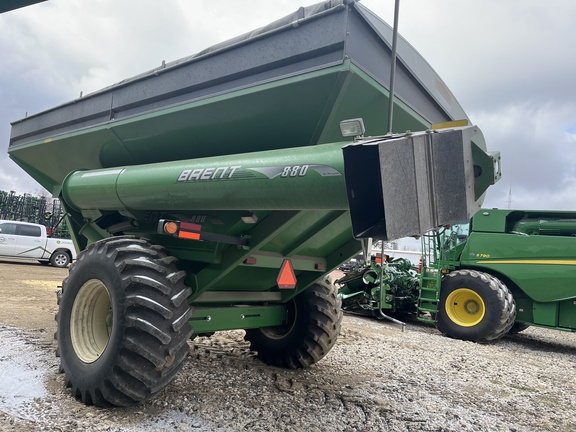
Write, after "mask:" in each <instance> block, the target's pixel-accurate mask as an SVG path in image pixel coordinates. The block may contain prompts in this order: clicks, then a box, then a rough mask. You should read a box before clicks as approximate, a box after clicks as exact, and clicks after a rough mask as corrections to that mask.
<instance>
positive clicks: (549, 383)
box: [0, 260, 576, 432]
mask: <svg viewBox="0 0 576 432" xmlns="http://www.w3.org/2000/svg"><path fill="white" fill-rule="evenodd" d="M67 274H68V270H67V269H57V268H53V267H46V266H42V265H40V264H36V263H20V262H16V261H7V260H5V261H0V281H1V286H0V291H1V294H2V298H3V301H2V302H0V338H1V339H2V349H0V376H2V377H4V378H3V381H2V386H0V431H25V432H27V431H37V430H62V431H64V430H89V431H141V430H154V431H175V430H176V431H242V430H250V431H270V430H279V431H300V430H302V431H307V432H311V431H386V430H391V431H555V432H563V431H574V430H575V424H576V383H575V381H574V380H573V379H572V375H573V373H574V370H575V368H576V360H575V359H576V357H574V356H575V353H576V350H575V348H576V335H574V334H570V333H562V332H556V331H547V330H543V329H536V328H531V329H528V330H526V331H525V332H523V333H521V334H519V335H515V336H511V337H506V338H504V339H503V340H501V341H499V342H498V343H495V344H486V345H484V344H475V343H471V342H464V341H459V340H453V339H449V338H446V337H443V336H442V335H440V333H439V332H438V331H437V330H436V329H434V327H431V326H427V325H423V324H419V323H414V322H411V323H408V325H407V327H406V330H405V331H404V332H402V331H401V327H400V326H398V325H395V324H392V323H389V322H383V321H376V320H374V319H368V318H360V317H356V316H349V315H348V316H345V318H344V323H343V328H342V333H341V335H340V338H339V339H338V342H337V344H336V346H335V347H334V348H333V349H332V351H331V352H330V353H329V354H328V356H326V357H325V358H324V359H323V360H322V361H320V362H319V363H318V364H316V365H314V366H312V367H311V368H309V369H304V370H284V369H279V368H274V367H270V366H267V365H265V364H263V363H261V362H260V361H259V360H257V359H256V357H255V353H253V352H251V351H250V349H249V346H248V343H247V342H245V341H244V340H243V331H239V330H238V331H230V332H221V333H217V334H215V335H214V336H212V337H210V338H197V339H195V340H194V341H193V342H190V356H189V358H188V359H187V361H186V362H185V365H184V368H183V370H182V372H180V374H179V375H178V376H177V377H176V379H175V380H174V382H173V383H172V384H171V385H169V386H168V388H166V389H165V390H164V391H162V392H161V393H160V394H159V395H158V396H157V397H156V398H155V399H153V400H151V401H149V402H146V403H144V404H141V405H139V406H137V407H133V408H119V409H100V408H96V407H87V406H84V405H82V404H81V403H79V402H78V401H76V400H75V399H74V397H73V396H72V395H71V394H70V391H69V389H67V388H66V387H65V384H64V377H63V375H62V374H60V373H58V360H57V358H56V357H55V356H54V348H55V345H54V339H53V334H54V331H55V329H56V324H55V321H54V314H55V313H56V310H57V306H56V294H55V291H56V289H57V288H58V286H59V285H61V282H62V279H63V278H64V277H66V276H67Z"/></svg>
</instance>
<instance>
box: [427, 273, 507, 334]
mask: <svg viewBox="0 0 576 432" xmlns="http://www.w3.org/2000/svg"><path fill="white" fill-rule="evenodd" d="M472 274H477V275H478V277H473V276H472ZM482 276H484V278H483V277H482ZM486 278H487V280H488V281H486V280H483V279H486ZM490 281H495V282H496V283H497V284H498V283H499V281H498V280H497V279H495V278H493V277H491V276H490V275H487V274H482V273H481V272H472V271H459V272H454V273H453V274H451V275H449V276H447V277H445V278H444V279H443V280H442V289H441V291H440V302H439V304H438V321H437V323H436V326H437V328H438V329H439V330H440V331H441V332H442V333H444V334H445V335H447V336H450V337H453V338H456V339H462V340H470V341H476V342H487V341H490V340H493V339H496V338H498V337H501V336H502V335H503V329H502V325H503V324H502V323H503V321H506V320H508V317H507V316H506V315H507V314H508V311H507V307H506V304H505V298H503V297H504V295H503V294H502V293H501V292H500V287H496V289H493V288H494V287H491V286H490ZM500 285H501V283H500ZM460 288H468V289H470V290H472V291H474V292H475V293H476V294H477V295H479V296H480V297H481V298H482V301H483V302H484V307H485V314H484V317H483V318H482V320H481V321H480V322H479V323H478V324H476V325H473V326H470V327H464V326H461V325H459V324H457V323H455V322H453V321H452V320H451V319H450V317H449V316H448V314H447V312H446V299H447V298H448V296H449V295H450V294H451V293H452V292H454V291H455V290H457V289H460ZM504 288H505V289H506V294H507V293H508V290H507V288H506V287H505V286H504ZM514 311H515V309H514ZM506 331H507V329H506Z"/></svg>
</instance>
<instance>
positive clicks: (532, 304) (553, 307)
mask: <svg viewBox="0 0 576 432" xmlns="http://www.w3.org/2000/svg"><path fill="white" fill-rule="evenodd" d="M575 235H576V213H575V212H569V211H552V210H498V209H484V210H480V211H479V212H478V213H476V214H475V215H474V216H473V217H472V218H471V220H470V222H469V223H465V224H456V225H454V226H451V227H448V228H446V229H443V230H440V231H431V232H429V233H428V234H426V235H425V236H424V238H423V239H424V241H423V244H424V248H423V252H425V253H424V254H423V265H422V272H421V277H420V284H421V293H420V300H419V309H420V311H421V312H428V313H429V314H431V315H430V318H428V319H427V320H429V321H432V322H435V323H436V326H437V327H438V329H439V330H440V331H441V332H442V333H444V334H445V335H447V336H450V337H454V338H458V339H465V340H472V341H478V342H488V341H492V340H496V339H499V338H501V337H502V336H504V335H506V334H507V333H509V332H511V333H517V332H519V331H522V330H523V329H526V328H527V327H529V326H538V327H544V328H549V329H555V330H561V331H570V332H574V331H576V319H575V318H574V317H575V316H576V315H575V312H576V305H575V300H576V290H575V289H574V280H576V267H575V266H576V260H575V259H574V257H575V256H576V243H575V241H574V236H575Z"/></svg>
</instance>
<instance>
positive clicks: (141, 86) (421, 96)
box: [9, 0, 499, 406]
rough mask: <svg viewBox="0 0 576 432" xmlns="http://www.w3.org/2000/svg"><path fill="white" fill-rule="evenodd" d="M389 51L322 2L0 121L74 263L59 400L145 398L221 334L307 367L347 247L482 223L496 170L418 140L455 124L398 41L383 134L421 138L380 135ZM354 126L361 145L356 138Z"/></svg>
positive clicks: (455, 113) (442, 142)
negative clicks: (65, 392)
mask: <svg viewBox="0 0 576 432" xmlns="http://www.w3.org/2000/svg"><path fill="white" fill-rule="evenodd" d="M391 36H392V30H391V28H390V27H389V26H388V25H387V24H385V23H384V22H383V21H382V20H381V19H380V18H378V17H377V16H375V15H374V14H372V13H371V12H370V11H369V10H368V9H366V8H365V7H363V6H362V5H361V4H359V3H357V2H355V1H350V0H345V1H326V2H322V3H319V4H316V5H313V6H310V7H306V8H300V9H299V10H298V11H297V12H295V13H293V14H291V15H289V16H287V17H284V18H282V19H279V20H277V21H275V22H273V23H271V24H270V25H268V26H266V27H264V28H261V29H258V30H255V31H252V32H250V33H247V34H245V35H242V36H239V37H237V38H235V39H233V40H230V41H227V42H224V43H222V44H219V45H216V46H213V47H211V48H208V49H206V50H204V51H202V52H200V53H198V54H196V55H193V56H190V57H188V58H184V59H181V60H178V61H175V62H172V63H163V64H162V65H161V66H159V67H158V68H156V69H154V70H152V71H149V72H146V73H143V74H141V75H139V76H136V77H133V78H130V79H126V80H124V81H122V82H121V83H118V84H116V85H113V86H110V87H108V88H105V89H103V90H101V91H98V92H95V93H93V94H89V95H87V96H84V97H81V98H79V99H76V100H73V101H71V102H69V103H66V104H63V105H60V106H58V107H55V108H53V109H50V110H47V111H45V112H42V113H39V114H36V115H31V116H28V117H26V118H24V119H22V120H19V121H16V122H14V123H12V132H11V138H10V146H9V154H10V157H11V158H12V159H13V160H14V161H16V163H18V164H19V165H20V166H21V167H22V168H24V169H25V170H26V171H27V172H28V173H29V174H30V175H31V176H32V177H33V178H34V179H36V180H37V181H38V182H39V183H40V184H41V185H42V186H44V187H45V188H46V189H48V190H49V191H50V192H51V193H52V194H53V195H54V196H55V197H59V198H60V200H61V202H62V206H63V208H64V209H65V210H66V212H67V214H68V216H67V221H68V226H69V227H70V230H71V234H72V238H73V239H74V241H75V243H76V246H77V248H78V250H80V251H82V252H81V253H80V254H79V256H78V259H77V261H76V262H75V263H74V264H73V265H72V266H71V269H70V274H69V276H68V277H67V278H66V279H65V280H64V283H63V287H62V294H61V297H60V298H59V312H58V315H57V322H58V331H57V334H56V336H57V339H58V354H59V356H60V359H61V368H62V369H63V371H64V372H65V374H66V383H67V385H69V386H70V387H71V388H72V391H73V394H74V395H75V396H76V397H78V398H79V399H81V400H82V401H83V402H84V403H86V404H96V405H100V406H111V405H117V406H128V405H133V404H135V403H138V402H140V401H143V400H146V399H148V398H150V397H151V396H153V395H154V394H155V393H157V392H158V391H160V390H161V389H162V388H164V387H165V386H166V385H167V384H168V383H169V382H170V381H171V380H172V379H173V378H174V375H175V374H176V373H177V371H178V370H179V369H180V367H181V365H182V362H183V360H184V358H185V357H186V355H187V353H188V351H189V346H188V343H187V341H188V340H189V339H190V338H193V337H194V336H196V335H203V334H210V333H212V332H215V331H219V330H229V329H246V340H248V341H250V343H251V348H252V349H253V350H254V351H257V352H258V357H259V358H260V359H261V360H262V361H264V362H266V363H268V364H271V365H275V366H281V367H290V368H298V367H305V366H309V365H311V364H313V363H315V362H317V361H318V360H320V359H321V358H322V357H323V356H325V355H326V354H327V353H328V351H329V350H330V349H331V347H332V346H333V345H334V343H335V342H336V339H337V336H338V333H339V329H340V322H341V317H342V313H341V309H340V301H339V299H338V298H337V296H336V291H335V288H334V287H333V286H332V284H331V283H329V282H328V281H327V278H326V275H327V274H328V272H330V271H331V270H332V269H334V268H336V267H338V265H339V264H341V263H342V262H344V261H346V260H348V259H349V258H350V257H351V256H353V255H355V254H357V253H358V251H359V250H360V249H361V245H360V242H359V241H358V239H360V238H364V237H375V238H383V239H388V238H399V237H403V236H406V235H412V234H418V233H421V232H424V231H425V230H427V229H430V228H432V227H435V226H438V225H443V224H448V223H455V222H457V221H460V220H465V219H466V218H468V217H470V216H471V215H472V214H473V213H474V212H475V211H476V210H478V209H479V208H480V205H481V202H482V199H483V194H484V192H485V190H486V188H487V187H488V186H489V185H490V184H493V183H494V182H495V181H496V180H497V179H498V177H499V162H498V154H491V153H487V152H486V151H485V150H486V147H485V144H484V139H483V137H482V133H481V132H480V130H479V129H478V128H476V127H475V126H464V127H459V128H452V129H442V130H430V127H431V125H432V124H435V123H442V122H449V121H451V120H456V119H466V115H465V114H464V112H463V111H462V108H461V107H460V106H459V105H458V103H457V102H456V99H455V98H454V96H453V95H452V94H451V93H450V91H449V90H448V89H447V88H446V86H445V85H444V83H443V82H442V81H441V80H440V78H438V76H437V75H436V74H435V73H434V71H433V70H432V69H431V68H430V66H429V65H428V64H427V63H426V62H425V61H424V60H423V59H422V58H421V57H420V56H419V55H418V54H417V53H416V52H415V51H414V49H413V48H412V47H411V46H410V45H409V44H408V43H407V42H406V41H404V40H403V39H401V38H400V40H399V42H398V59H399V63H398V66H397V72H396V91H395V98H394V110H395V111H394V113H395V116H394V124H393V125H392V126H393V130H394V131H400V132H405V131H409V130H411V131H423V132H418V133H410V132H406V133H402V134H399V135H392V134H389V135H387V136H386V137H384V136H381V135H384V134H386V132H387V130H388V125H387V124H386V120H385V119H386V118H387V111H388V101H389V97H390V94H389V91H388V88H387V83H388V82H389V74H390V69H391V68H390V63H391V48H390V45H391V44H390V41H391ZM347 119H355V120H353V121H351V122H344V123H342V124H341V122H342V121H344V120H347ZM359 119H362V120H363V124H364V125H365V134H366V135H369V136H371V137H372V138H366V139H363V138H361V137H360V138H358V139H356V140H355V139H354V138H355V137H356V136H357V135H362V133H363V129H362V127H361V124H362V122H361V121H360V120H359ZM341 126H342V129H341ZM342 130H344V131H345V133H344V135H345V137H344V138H343V136H342Z"/></svg>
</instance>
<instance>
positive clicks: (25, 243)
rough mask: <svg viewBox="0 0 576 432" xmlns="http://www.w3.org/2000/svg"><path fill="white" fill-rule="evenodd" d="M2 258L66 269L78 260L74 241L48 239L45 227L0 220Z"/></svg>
mask: <svg viewBox="0 0 576 432" xmlns="http://www.w3.org/2000/svg"><path fill="white" fill-rule="evenodd" d="M0 257H5V258H19V259H28V260H35V261H40V263H42V264H51V265H53V266H54V267H66V266H67V265H68V264H70V262H72V260H74V259H76V249H75V248H74V243H73V242H72V240H69V239H61V238H51V237H48V235H47V233H46V227H45V226H44V225H39V224H33V223H28V222H19V221H8V220H0Z"/></svg>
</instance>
